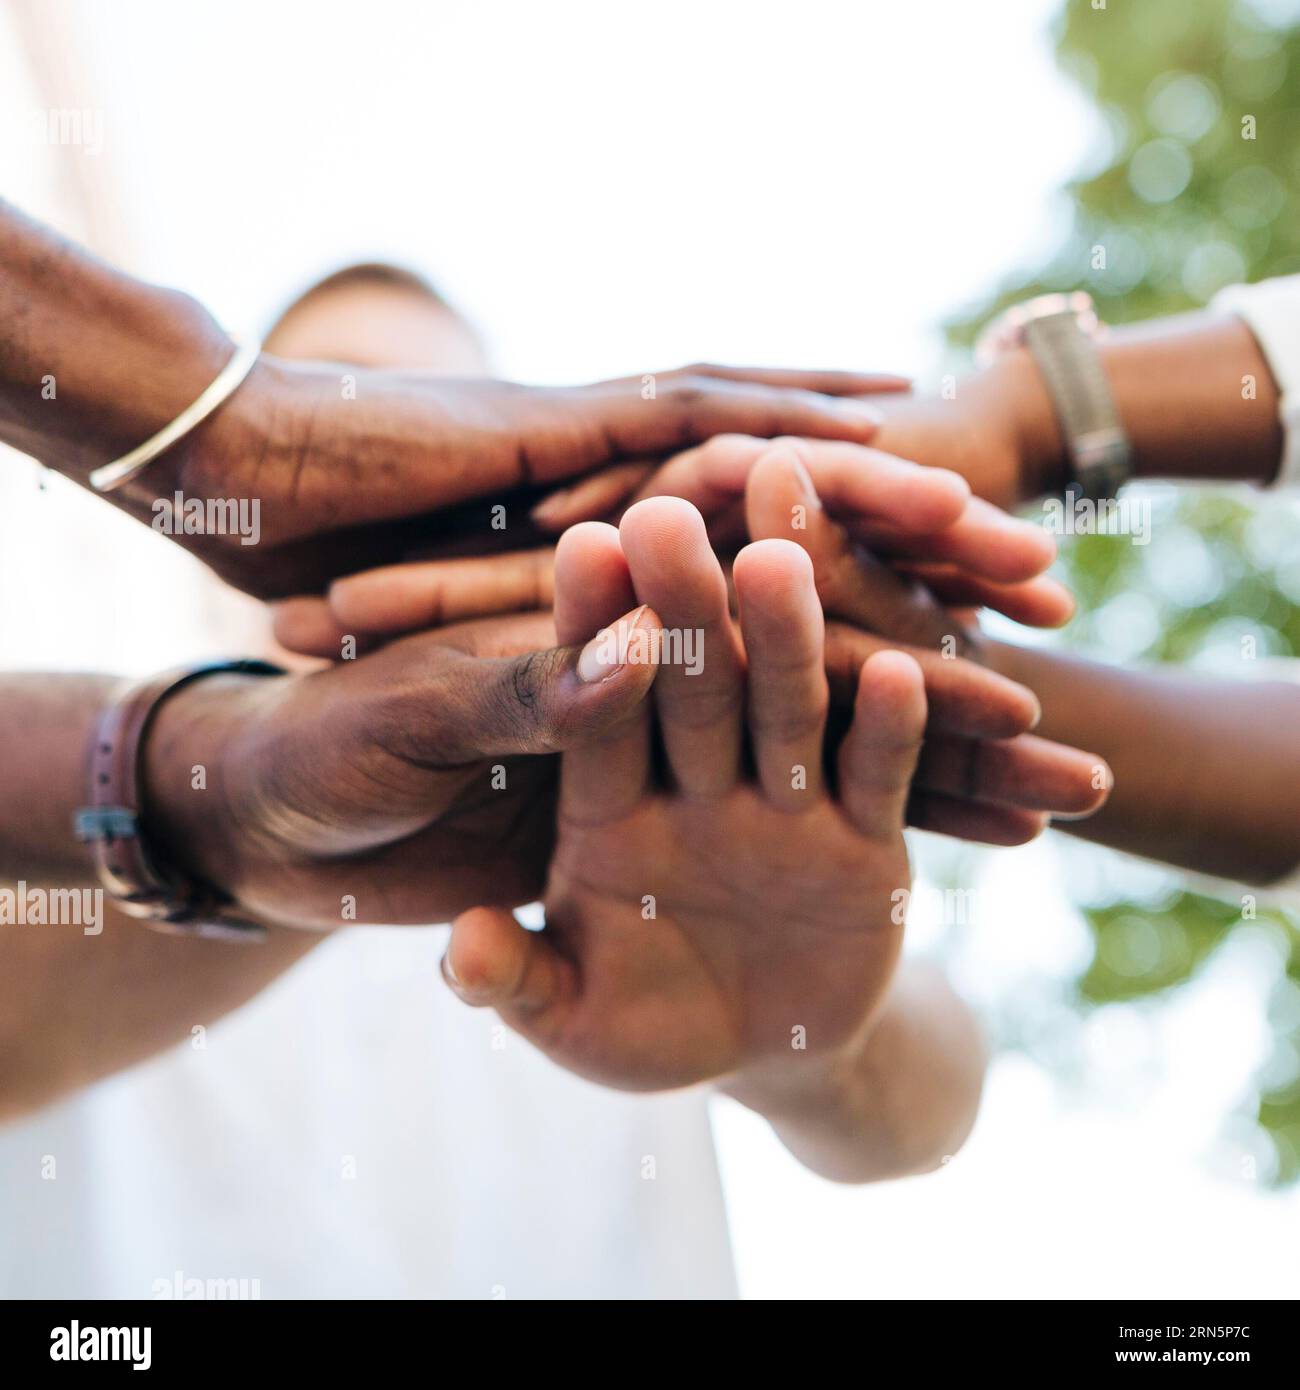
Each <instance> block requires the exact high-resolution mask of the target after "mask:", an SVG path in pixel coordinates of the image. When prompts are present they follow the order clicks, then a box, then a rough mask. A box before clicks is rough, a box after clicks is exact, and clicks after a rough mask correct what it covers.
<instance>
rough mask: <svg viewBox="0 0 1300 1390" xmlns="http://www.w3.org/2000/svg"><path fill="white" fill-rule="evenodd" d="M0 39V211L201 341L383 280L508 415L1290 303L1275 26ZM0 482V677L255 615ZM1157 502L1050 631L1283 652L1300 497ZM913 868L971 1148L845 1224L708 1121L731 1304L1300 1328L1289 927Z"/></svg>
mask: <svg viewBox="0 0 1300 1390" xmlns="http://www.w3.org/2000/svg"><path fill="white" fill-rule="evenodd" d="M5 3H6V7H5V8H3V9H0V119H3V120H4V121H5V122H6V123H7V124H6V127H5V129H6V138H5V139H4V140H3V141H0V158H2V159H3V164H2V165H0V173H2V175H3V187H4V189H5V193H6V196H9V197H12V198H13V199H14V200H15V201H16V202H18V203H20V204H22V205H24V206H26V207H28V208H30V209H31V210H33V211H34V212H36V213H37V214H38V215H42V216H45V217H46V218H48V219H49V220H51V221H53V222H55V223H56V225H58V226H60V227H61V228H63V229H64V230H66V231H67V232H69V233H70V234H71V235H74V236H77V237H79V238H81V239H83V240H86V241H88V242H89V243H90V244H91V245H92V246H94V247H95V248H96V249H97V250H99V251H100V252H101V253H102V254H104V255H106V256H108V257H110V258H112V259H114V260H115V261H117V262H119V263H121V264H123V265H124V266H126V267H127V268H129V269H131V270H133V271H134V272H136V273H138V274H141V275H144V276H146V277H148V278H151V279H155V280H159V281H163V282H168V283H173V284H177V285H181V286H184V287H185V288H187V289H189V290H190V291H191V292H193V293H195V294H196V295H198V296H200V297H201V298H203V299H204V300H205V301H207V302H208V303H209V304H210V305H211V306H212V307H213V309H214V310H215V311H216V312H217V313H218V314H219V316H220V317H222V318H223V320H224V321H225V322H226V323H227V324H228V325H229V326H230V327H231V328H233V329H240V330H248V329H255V328H257V327H259V326H262V325H264V324H265V323H266V321H267V320H268V318H269V317H270V316H271V315H272V313H273V312H274V310H275V308H276V307H277V306H278V305H279V304H280V303H282V302H283V301H284V300H285V299H286V298H287V297H288V296H289V295H290V294H291V293H292V292H294V291H295V290H296V289H297V288H299V287H301V286H302V285H304V284H305V283H307V282H309V281H310V280H311V279H312V278H314V277H315V276H317V275H318V274H320V273H321V272H323V271H325V270H327V269H331V268H333V267H334V266H336V265H338V264H340V263H342V262H345V261H347V260H351V259H358V258H365V259H370V258H374V257H386V258H389V259H396V260H400V261H404V262H406V263H409V264H414V265H416V266H418V267H419V268H420V269H422V270H424V271H425V272H426V273H428V274H429V275H431V276H432V277H433V278H434V279H435V280H436V281H437V282H438V283H439V284H440V285H441V286H442V288H443V289H444V290H445V291H446V292H447V293H448V294H449V295H450V296H451V298H452V299H453V300H454V301H455V302H456V303H458V304H460V305H461V306H462V307H463V308H464V309H465V311H466V312H467V313H468V314H469V316H470V317H471V318H472V319H473V320H474V321H475V322H476V323H477V324H478V325H479V327H480V328H481V330H482V331H483V332H484V334H485V336H486V337H487V339H488V340H489V342H490V343H491V344H492V348H493V352H494V356H495V359H496V362H497V365H498V368H499V370H500V371H501V372H502V373H503V374H506V375H512V376H516V377H519V378H521V379H525V380H533V381H572V380H581V379H585V378H595V377H601V376H611V375H616V374H621V373H624V372H631V371H641V370H651V369H654V368H660V367H664V366H668V365H673V364H675V363H677V362H680V361H686V360H691V359H697V358H713V359H717V360H723V361H739V362H780V363H785V364H790V365H832V366H844V367H885V368H892V369H898V370H903V371H908V372H912V373H914V374H916V375H917V377H918V379H919V380H920V381H921V382H923V383H924V382H925V381H926V380H927V379H933V378H934V377H936V376H937V375H938V374H939V373H941V372H944V371H949V370H953V369H954V368H957V369H959V368H960V367H961V365H963V363H964V362H965V360H966V358H967V353H968V347H969V343H970V342H971V339H972V336H973V333H974V331H975V329H976V327H977V326H978V324H979V323H980V322H982V321H983V319H984V318H985V317H986V316H987V315H988V314H989V313H990V312H991V311H992V310H993V309H995V308H996V307H997V306H998V305H999V304H1001V303H1003V302H1008V301H1011V300H1014V299H1016V298H1019V297H1022V296H1023V295H1025V294H1027V293H1030V292H1035V291H1037V290H1040V289H1044V288H1075V287H1079V286H1082V287H1085V288H1087V289H1089V290H1090V291H1091V292H1092V293H1093V294H1094V295H1095V296H1096V297H1097V299H1098V301H1099V303H1100V306H1101V309H1102V313H1103V315H1104V316H1105V317H1106V318H1108V319H1110V320H1111V321H1116V322H1118V321H1123V320H1128V319H1135V318H1143V317H1147V316H1150V315H1153V314H1162V313H1167V312H1172V311H1177V310H1179V309H1183V308H1188V307H1192V306H1195V305H1198V304H1202V303H1204V302H1205V301H1206V300H1207V299H1208V298H1209V297H1210V296H1211V295H1212V294H1213V293H1214V292H1215V291H1216V290H1217V289H1218V288H1219V287H1220V286H1222V285H1224V284H1227V283H1231V282H1233V281H1235V280H1239V279H1254V278H1258V277H1260V276H1264V275H1270V274H1277V273H1283V272H1289V271H1295V270H1298V269H1300V216H1298V215H1297V214H1298V213H1300V3H1297V2H1296V0H1239V3H1235V4H1233V3H1228V0H1197V3H1196V4H1189V3H1186V0H1107V3H1106V4H1105V5H1104V6H1100V0H1073V3H1070V4H1068V5H1066V6H1062V5H1061V4H1060V3H1059V0H1005V3H1002V4H999V5H996V6H988V5H970V4H968V3H963V0H915V2H914V3H910V4H907V5H902V4H898V3H896V0H893V2H892V3H883V2H882V3H869V2H868V3H862V2H859V3H832V0H806V2H805V3H803V4H801V5H799V6H790V5H788V4H775V3H761V2H760V3H754V2H753V0H751V3H745V4H741V3H736V2H734V0H719V2H718V3H711V4H709V5H706V6H701V5H698V4H689V3H685V0H665V3H662V4H657V5H654V6H649V7H643V6H639V5H631V4H610V3H600V4H598V3H594V0H592V2H591V3H579V2H577V0H566V2H565V3H557V4H553V5H547V6H538V5H533V4H530V3H526V0H521V2H520V3H503V2H501V0H497V2H494V3H478V4H471V3H439V4H429V5H425V4H415V3H396V2H395V0H374V3H370V4H368V5H365V6H357V5H350V4H342V3H315V4H310V5H308V4H305V3H299V2H298V0H282V2H281V3H277V4H275V5H270V6H268V5H262V4H255V3H252V0H228V3H222V4H218V3H214V0H189V2H188V3H187V4H186V5H184V6H177V5H174V4H167V3H164V0H118V3H115V4H113V5H111V6H107V5H95V4H92V3H89V0H44V2H43V3H28V0H5ZM1095 6H1100V7H1095ZM33 107H67V108H73V107H76V108H85V109H87V110H90V111H93V112H95V113H98V115H99V116H100V117H102V135H103V139H102V146H101V147H100V148H99V149H97V150H91V149H89V148H85V149H78V148H75V147H66V148H65V147H60V148H54V149H52V148H49V147H47V146H44V145H42V144H41V143H40V142H39V141H36V140H33V139H32V138H30V132H27V133H26V134H20V133H19V132H20V129H21V127H20V125H19V124H18V123H19V122H20V120H21V116H22V113H23V112H24V111H30V110H31V109H32V108H33ZM1245 115H1253V116H1254V117H1255V118H1256V131H1255V139H1254V140H1252V141H1244V140H1243V139H1242V138H1241V120H1242V117H1243V116H1245ZM1096 245H1101V246H1104V247H1105V248H1106V252H1107V255H1106V267H1105V269H1104V270H1094V269H1093V268H1092V261H1093V257H1092V254H1091V252H1092V248H1093V247H1094V246H1096ZM3 465H4V466H3V468H0V642H3V654H4V659H5V662H6V664H8V665H26V666H32V667H41V666H51V665H64V666H74V667H82V668H93V667H103V668H106V669H112V668H117V669H139V670H144V669H149V668H151V667H154V666H158V665H162V664H166V663H170V662H172V661H175V660H178V659H183V658H185V657H189V656H198V655H202V654H206V653H208V652H210V651H213V650H224V649H228V648H229V647H230V646H231V645H232V643H231V640H230V638H231V635H232V634H235V633H242V632H244V631H246V630H247V629H248V627H249V625H256V624H258V623H259V622H260V618H259V617H258V615H257V613H256V611H255V610H253V609H252V608H251V607H250V606H248V605H245V604H242V603H240V602H237V601H235V600H233V599H230V598H229V597H226V596H221V595H216V596H214V595H213V594H212V593H211V591H210V590H209V589H208V588H207V587H206V586H205V584H204V583H203V581H202V578H201V576H200V575H199V573H198V572H197V570H196V569H195V567H194V566H193V564H192V563H191V562H190V561H189V559H188V558H187V557H186V556H184V555H181V554H179V553H177V552H176V551H175V550H174V548H171V547H169V546H168V545H167V544H166V542H164V541H162V540H161V539H159V538H157V537H153V536H150V535H148V534H146V533H145V532H144V531H143V529H142V528H139V527H137V526H135V525H134V524H133V523H130V522H126V521H124V520H121V519H118V518H113V519H112V520H111V521H110V523H108V524H105V522H104V520H103V518H102V516H101V515H100V513H101V511H102V508H99V507H98V504H96V503H94V502H93V501H90V500H88V499H85V498H83V497H81V496H80V495H77V494H74V493H73V492H72V491H71V490H70V489H68V488H65V487H64V486H63V485H62V483H61V480H58V479H54V480H49V479H46V478H44V477H43V476H42V475H41V473H40V471H39V470H37V469H36V468H34V467H32V466H30V465H28V464H26V463H23V462H20V461H18V460H16V459H14V458H13V457H6V458H5V459H4V460H3ZM1153 500H1154V504H1155V508H1156V510H1155V525H1154V528H1153V540H1152V544H1151V545H1149V546H1147V547H1136V546H1133V545H1131V544H1129V543H1128V541H1127V539H1126V538H1122V537H1111V538H1086V539H1079V540H1076V541H1072V542H1069V543H1067V545H1066V547H1065V554H1064V556H1063V561H1062V565H1063V568H1064V569H1065V571H1066V573H1067V574H1068V577H1069V578H1070V580H1071V581H1072V582H1073V583H1074V585H1075V586H1076V588H1077V590H1078V592H1079V594H1080V596H1081V599H1082V606H1083V609H1084V613H1083V615H1082V616H1081V617H1080V618H1079V619H1078V620H1077V621H1076V622H1075V623H1074V624H1073V625H1072V627H1071V628H1070V629H1069V630H1068V631H1067V632H1066V633H1064V634H1062V635H1061V637H1060V638H1059V639H1054V640H1060V641H1063V642H1065V643H1068V644H1070V645H1073V646H1075V647H1078V648H1081V649H1084V650H1087V651H1089V652H1091V653H1093V654H1094V655H1097V656H1099V657H1100V658H1102V659H1106V660H1115V661H1135V660H1154V661H1174V662H1180V663H1187V664H1191V665H1194V666H1197V667H1201V668H1205V669H1214V670H1216V671H1224V670H1231V671H1232V672H1234V673H1235V674H1238V675H1242V676H1243V677H1249V676H1251V675H1257V674H1261V673H1262V671H1263V670H1264V667H1265V665H1266V659H1267V658H1275V659H1286V658H1290V657H1292V656H1294V655H1296V654H1297V652H1298V651H1300V547H1297V544H1296V537H1297V536H1298V535H1300V513H1298V512H1297V506H1296V504H1295V503H1292V502H1288V501H1286V500H1284V499H1276V498H1268V499H1267V501H1266V502H1264V503H1261V502H1260V501H1259V499H1257V498H1255V497H1253V496H1251V495H1248V494H1245V493H1243V492H1240V491H1238V492H1227V491H1211V490H1197V491H1196V492H1195V493H1183V494H1181V495H1177V494H1174V493H1171V492H1162V493H1159V494H1158V495H1156V496H1155V497H1154V499H1153ZM35 502H39V505H33V504H34V503H35ZM92 509H94V510H92ZM107 566H111V567H112V568H113V570H114V571H115V573H116V574H117V575H118V576H119V579H120V581H121V582H120V583H119V584H117V585H113V586H106V585H102V584H95V583H94V582H93V579H94V577H95V576H96V575H99V574H102V573H104V572H105V567H107ZM196 613H197V614H198V616H197V617H196ZM1243 636H1253V637H1254V638H1255V640H1256V647H1257V650H1258V652H1259V653H1260V659H1259V660H1258V661H1256V662H1255V663H1254V665H1253V666H1252V667H1251V668H1250V669H1249V670H1246V669H1243V667H1244V666H1245V663H1243V661H1242V657H1241V653H1242V643H1241V638H1242V637H1243ZM1283 732H1288V731H1283ZM917 853H918V861H919V863H920V865H921V868H922V873H923V877H922V880H921V883H920V885H919V888H918V894H917V901H916V910H915V913H914V919H913V923H912V930H911V937H912V940H911V943H910V949H915V950H918V951H929V952H936V953H940V954H942V955H944V956H945V957H946V958H947V959H948V961H949V962H950V963H951V965H952V968H953V970H954V971H955V973H956V974H957V976H958V978H959V979H960V981H961V983H962V985H963V987H964V988H965V989H967V990H968V991H969V992H970V993H971V994H972V996H973V997H974V998H975V999H976V1000H977V1001H978V1003H979V1004H980V1006H981V1008H982V1009H983V1011H984V1013H985V1016H986V1017H987V1019H988V1020H989V1026H990V1030H991V1032H992V1034H993V1035H994V1037H995V1038H996V1040H997V1043H998V1047H999V1054H998V1058H997V1060H996V1062H995V1063H994V1066H993V1069H992V1072H991V1076H990V1081H989V1086H988V1092H987V1097H986V1104H985V1107H984V1111H983V1114H982V1116H981V1119H980V1122H979V1125H978V1128H977V1130H976V1133H975V1136H974V1138H973V1140H972V1141H971V1143H970V1145H969V1146H968V1147H967V1149H966V1150H964V1151H963V1153H962V1154H961V1155H959V1156H958V1157H957V1158H956V1159H955V1160H954V1161H953V1162H952V1163H951V1164H950V1165H949V1167H948V1168H947V1170H946V1171H944V1172H943V1173H941V1174H938V1175H936V1176H935V1177H933V1178H926V1179H918V1180H914V1181H908V1182H904V1183H898V1184H891V1185H888V1186H885V1187H880V1188H872V1189H864V1190H852V1191H849V1190H844V1189H840V1188H836V1187H833V1186H831V1185H829V1184H826V1183H823V1182H820V1181H819V1180H817V1179H815V1178H813V1177H811V1176H809V1175H808V1174H806V1173H805V1172H803V1171H802V1170H801V1169H799V1168H798V1166H797V1165H796V1164H795V1163H794V1162H793V1161H792V1160H790V1159H789V1158H788V1157H787V1156H786V1155H785V1154H784V1152H783V1151H782V1150H781V1148H780V1146H779V1145H778V1144H776V1142H775V1141H774V1140H773V1139H772V1138H771V1136H770V1135H769V1134H768V1133H767V1131H766V1128H765V1127H764V1126H763V1124H762V1123H761V1122H759V1121H757V1120H756V1119H755V1118H754V1117H752V1116H750V1115H748V1114H747V1113H745V1112H744V1111H742V1110H740V1109H739V1108H737V1107H733V1106H729V1105H725V1104H720V1105H719V1106H718V1109H717V1115H716V1129H717V1134H718V1139H719V1144H720V1148H721V1153H722V1159H723V1166H724V1178H725V1181H726V1187H727V1194H728V1202H729V1206H730V1210H731V1214H732V1222H733V1233H734V1238H735V1243H736V1249H737V1257H738V1262H739V1266H740V1273H741V1280H742V1287H743V1289H744V1291H745V1292H746V1293H748V1294H751V1295H756V1296H862V1297H891V1296H922V1297H925V1296H930V1297H935V1296H937V1297H949V1296H952V1297H1017V1296H1019V1297H1025V1296H1028V1297H1066V1296H1101V1295H1106V1296H1118V1297H1142V1296H1155V1295H1160V1296H1172V1297H1178V1296H1192V1295H1201V1296H1227V1295H1243V1296H1265V1297H1271V1296H1294V1295H1296V1294H1297V1293H1300V1275H1298V1274H1297V1269H1296V1262H1295V1259H1294V1253H1293V1252H1294V1249H1295V1247H1296V1238H1297V1235H1300V1195H1298V1193H1297V1189H1296V1187H1295V1186H1294V1183H1295V1180H1296V1178H1297V1174H1298V1173H1300V936H1298V935H1297V921H1300V918H1297V917H1294V916H1293V915H1291V914H1290V913H1289V912H1288V911H1287V910H1286V909H1285V908H1284V907H1276V906H1273V905H1270V904H1269V903H1268V902H1266V901H1265V900H1263V899H1260V900H1259V901H1258V903H1256V904H1253V905H1252V906H1253V907H1254V912H1253V915H1252V913H1251V911H1250V910H1247V912H1246V913H1245V915H1243V900H1242V897H1241V894H1240V891H1239V890H1238V889H1236V888H1234V887H1233V886H1232V885H1221V884H1206V883H1198V884H1194V885H1192V884H1189V883H1188V882H1187V881H1186V880H1185V879H1182V878H1179V877H1177V876H1174V875H1170V874H1166V873H1164V872H1163V871H1160V870H1157V869H1154V868H1152V867H1151V866H1146V865H1140V864H1135V863H1133V862H1132V861H1128V860H1125V859H1123V858H1122V857H1121V856H1117V855H1114V854H1111V853H1108V852H1105V851H1100V850H1096V849H1093V848H1090V847H1087V846H1082V845H1078V844H1074V843H1071V842H1069V841H1066V840H1065V839H1064V838H1063V837H1049V838H1048V839H1047V840H1046V841H1044V842H1042V843H1040V844H1037V845H1034V846H1030V847H1027V848H1026V849H1024V850H1018V851H1013V852H983V851H976V850H965V849H954V848H953V847H952V846H950V845H947V844H945V843H941V842H936V841H926V842H925V843H918V846H917Z"/></svg>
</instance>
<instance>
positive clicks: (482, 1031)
mask: <svg viewBox="0 0 1300 1390" xmlns="http://www.w3.org/2000/svg"><path fill="white" fill-rule="evenodd" d="M445 938H446V932H445V931H444V930H438V929H415V930H409V929H397V928H370V929H360V930H352V931H349V932H347V933H344V934H341V935H340V936H338V937H336V938H334V939H333V940H331V941H328V942H326V943H324V944H323V945H322V946H320V947H319V948H318V949H317V950H316V951H315V952H313V953H312V954H311V955H309V956H308V957H307V958H306V959H305V960H304V961H302V962H300V963H299V965H298V966H296V967H295V968H294V969H293V970H291V971H290V972H289V973H288V974H286V975H285V976H283V977H281V979H280V980H278V981H277V982H276V983H275V984H273V985H272V986H271V987H270V988H269V989H267V990H266V991H265V992H264V993H263V994H262V995H260V996H259V997H258V998H257V999H255V1000H253V1001H252V1002H251V1003H250V1004H248V1005H247V1006H246V1007H245V1008H243V1009H242V1010H240V1011H238V1012H237V1013H235V1014H232V1015H230V1016H229V1017H228V1018H226V1019H225V1020H222V1021H219V1022H217V1023H215V1024H214V1025H212V1026H211V1027H210V1028H208V1029H206V1033H200V1034H198V1035H196V1036H195V1038H194V1039H193V1040H192V1042H191V1043H190V1044H182V1045H181V1046H180V1047H177V1048H174V1049H173V1050H171V1051H170V1052H168V1053H166V1054H165V1055H162V1056H160V1057H157V1058H155V1059H154V1060H153V1061H151V1062H148V1063H147V1064H145V1065H143V1066H140V1067H136V1068H134V1069H132V1070H130V1071H128V1072H125V1073H121V1074H119V1075H117V1076H115V1077H111V1078H109V1079H108V1080H106V1081H104V1082H101V1083H100V1084H99V1085H96V1086H94V1087H91V1088H90V1089H89V1090H87V1091H85V1092H83V1093H82V1094H80V1095H78V1096H76V1097H74V1098H72V1099H71V1100H69V1101H68V1102H66V1103H64V1104H62V1105H59V1106H56V1107H54V1108H51V1109H49V1110H46V1111H44V1112H42V1113H40V1114H38V1115H36V1116H34V1117H32V1118H30V1119H28V1120H26V1121H25V1122H23V1123H21V1124H19V1125H17V1126H10V1127H8V1128H6V1129H4V1130H0V1296H3V1297H8V1298H14V1297H20V1298H21V1297H42V1296H43V1297H78V1298H81V1297H85V1298H99V1297H103V1298H141V1297H143V1298H149V1297H158V1296H173V1297H174V1296H180V1295H181V1294H183V1293H185V1292H186V1291H187V1290H188V1292H189V1295H190V1296H194V1295H195V1293H196V1292H197V1290H198V1289H199V1288H200V1287H202V1288H204V1289H208V1288H212V1287H223V1286H224V1287H227V1288H229V1289H242V1291H243V1293H244V1295H245V1296H249V1295H256V1296H260V1297H262V1298H279V1297H325V1298H328V1297H399V1298H400V1297H433V1298H461V1297H463V1298H546V1297H557V1298H558V1297H583V1298H601V1299H603V1298H681V1297H712V1298H728V1297H733V1296H734V1294H735V1284H734V1277H733V1272H732V1264H731V1256H730V1250H729V1246H728V1239H727V1230H726V1221H725V1215H724V1210H723V1204H722V1194H721V1190H720V1186H719V1180H718V1174H717V1168H716V1164H715V1159H714V1152H713V1144H712V1138H711V1133H710V1128H709V1120H708V1110H707V1104H706V1100H705V1098H704V1096H703V1095H702V1094H701V1093H699V1092H695V1093H685V1094H678V1095H672V1096H658V1097H645V1096H632V1095H625V1094H619V1093H617V1092H613V1091H608V1090H604V1089H601V1088H599V1087H596V1086H592V1085H589V1084H588V1083H586V1082H584V1081H580V1080H578V1079H577V1078H575V1077H572V1076H570V1075H568V1074H567V1073H565V1072H563V1071H561V1070H560V1069H559V1068H557V1067H555V1066H553V1065H552V1064H551V1063H550V1062H548V1061H547V1060H546V1059H545V1058H544V1057H542V1056H541V1055H540V1054H539V1053H537V1052H536V1051H534V1050H533V1049H532V1048H531V1047H530V1046H529V1045H528V1044H526V1043H525V1042H523V1041H522V1040H521V1039H520V1038H519V1037H518V1036H516V1035H515V1034H513V1033H510V1032H508V1031H507V1030H506V1029H504V1028H502V1027H501V1026H500V1024H499V1023H498V1022H497V1020H496V1018H495V1016H494V1015H492V1014H490V1013H487V1012H481V1011H474V1010H471V1009H468V1008H466V1007H465V1006H464V1005H462V1004H460V1003H459V1002H458V1001H457V1000H456V999H455V998H454V997H453V996H452V995H451V993H450V992H449V991H448V990H447V989H446V987H445V986H444V985H443V983H442V982H441V980H440V979H439V978H438V975H437V961H438V957H439V955H440V954H441V951H442V949H443V947H444V945H445ZM96 944H97V943H96V942H94V941H88V946H87V949H95V946H96ZM231 949H232V950H237V949H249V950H251V949H255V948H253V947H245V948H240V947H232V948H231ZM194 1281H200V1282H197V1283H196V1282H194ZM209 1281H215V1283H210V1282H209ZM226 1281H238V1282H236V1283H233V1284H227V1283H226Z"/></svg>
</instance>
